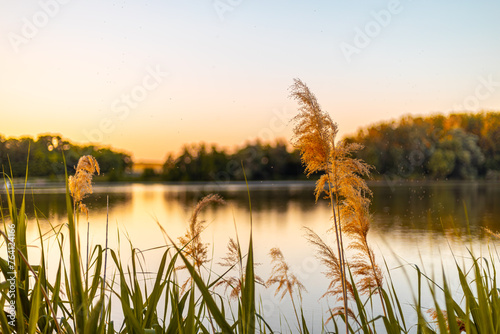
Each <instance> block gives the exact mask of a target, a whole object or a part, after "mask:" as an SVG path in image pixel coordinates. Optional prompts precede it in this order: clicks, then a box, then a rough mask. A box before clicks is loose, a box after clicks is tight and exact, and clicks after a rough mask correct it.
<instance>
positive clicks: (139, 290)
mask: <svg viewBox="0 0 500 334" xmlns="http://www.w3.org/2000/svg"><path fill="white" fill-rule="evenodd" d="M8 180H9V178H6V185H7V183H8ZM69 187H70V185H69V184H68V188H67V196H66V199H67V208H68V210H67V211H68V212H67V213H68V214H67V224H65V225H64V226H53V233H52V235H51V236H50V238H54V239H55V240H57V242H58V245H59V252H60V259H59V261H58V263H57V265H56V267H57V270H56V273H55V275H51V277H53V279H49V275H48V263H47V260H46V258H45V243H44V240H46V239H47V238H48V237H49V236H47V235H42V232H41V228H40V222H39V221H38V220H37V224H38V230H39V231H40V232H39V233H40V239H39V240H40V243H39V244H38V245H36V246H37V247H38V248H39V249H40V250H41V256H40V258H38V259H36V260H33V259H31V258H30V257H29V254H28V247H31V246H34V245H29V244H27V241H26V230H27V217H26V212H25V195H23V197H22V201H21V202H20V203H16V198H15V196H14V191H15V190H14V189H13V187H10V189H7V190H8V191H7V201H6V203H5V204H6V206H2V207H1V212H2V224H3V227H4V228H3V231H2V232H1V235H2V237H3V239H4V244H3V248H4V249H5V252H4V255H2V256H1V257H0V270H1V273H2V276H3V278H2V282H1V283H0V289H1V297H0V303H1V304H2V305H3V312H0V329H1V332H2V333H284V332H289V333H310V330H309V327H311V325H312V324H310V323H308V321H306V319H305V318H304V316H303V308H307V305H302V304H301V302H300V293H301V291H302V288H303V287H302V286H301V283H300V282H299V281H298V280H297V278H296V277H295V276H294V275H293V273H292V272H291V271H290V270H289V268H288V266H287V265H286V262H285V259H284V256H283V254H281V252H280V250H278V249H273V250H272V251H271V256H272V265H273V266H274V267H273V273H272V275H271V277H270V278H269V279H268V280H267V282H265V283H266V286H268V287H269V288H271V287H275V286H276V285H277V289H276V292H281V293H282V295H281V296H282V298H287V299H288V300H290V303H292V305H293V308H294V310H295V317H294V319H287V321H288V323H287V325H284V328H271V327H270V326H269V325H268V324H267V323H266V316H265V314H260V313H259V305H258V303H256V300H259V298H258V296H256V295H255V290H256V285H257V284H261V283H264V282H263V280H262V279H260V278H259V277H257V276H256V275H255V272H254V267H255V265H254V262H253V248H252V247H253V246H252V240H251V239H252V236H251V234H250V236H249V237H250V243H249V248H248V249H247V250H242V249H241V248H240V246H239V242H238V241H237V240H236V241H234V240H231V242H230V244H229V250H230V252H229V254H228V257H227V258H225V259H224V261H225V265H226V266H227V268H228V271H227V272H226V274H224V275H222V276H217V275H214V276H212V277H209V278H206V277H203V275H202V273H201V269H202V268H203V267H204V266H210V261H209V260H208V259H207V254H206V248H204V247H203V245H204V244H203V243H202V242H201V238H200V236H201V232H202V231H203V222H202V221H199V219H198V215H199V213H200V211H201V210H202V209H203V208H204V207H205V206H207V205H209V204H213V203H219V204H221V203H222V202H223V200H222V199H221V198H220V197H218V196H217V195H209V196H207V197H205V198H203V199H202V200H201V201H200V202H199V203H198V205H197V206H196V207H195V208H194V209H193V215H192V218H191V220H190V224H189V226H188V229H187V232H186V235H185V236H182V237H180V238H178V239H179V240H178V242H174V241H172V240H171V242H170V243H169V244H168V245H166V247H165V250H164V253H163V256H162V259H161V262H160V264H159V265H158V268H156V270H155V277H154V279H153V283H152V284H151V283H150V284H146V280H144V279H143V277H144V275H145V273H144V272H143V271H142V270H141V265H140V259H139V258H140V255H139V252H140V251H139V250H137V249H135V248H133V246H132V245H131V246H130V247H131V254H132V258H131V262H130V261H129V262H124V260H122V259H121V258H120V254H119V253H117V252H115V251H114V250H112V249H107V248H106V246H104V245H97V246H95V247H94V248H93V249H92V250H91V251H89V252H88V253H89V254H90V257H89V259H88V261H87V259H86V257H87V251H86V250H85V249H84V247H82V246H81V244H80V235H79V234H78V228H77V224H78V216H80V215H81V216H82V217H83V214H81V213H79V211H78V210H77V207H78V204H77V203H76V201H75V200H74V199H72V196H71V191H70V188H69ZM35 215H36V212H35ZM82 240H84V239H82ZM323 251H328V249H323ZM320 255H321V254H320ZM470 255H471V256H470V259H471V261H470V265H469V266H467V267H464V266H463V265H459V264H458V261H456V262H457V264H456V272H455V273H452V274H453V275H456V276H457V277H458V278H459V281H460V286H459V287H458V289H459V293H458V294H457V287H454V288H453V289H452V288H450V287H449V285H448V284H447V283H446V282H447V277H446V275H452V274H451V273H444V272H443V273H442V275H443V277H442V278H443V279H442V281H443V282H444V283H443V284H438V283H436V282H435V281H434V280H432V279H431V278H429V277H428V276H426V275H425V273H422V272H421V271H420V270H419V268H418V267H415V270H414V272H413V273H410V275H414V276H416V277H417V282H418V284H417V286H415V287H414V289H413V291H415V294H414V304H413V309H414V314H408V313H403V307H402V303H403V302H406V301H401V300H400V298H399V297H398V296H401V295H403V294H406V293H407V292H406V291H403V292H399V291H396V289H395V287H394V285H393V283H392V282H391V280H390V272H389V271H388V270H387V271H386V272H385V275H384V276H385V277H386V280H387V282H386V283H385V284H384V285H383V286H382V287H381V288H380V290H379V291H378V292H379V293H378V294H379V296H380V297H381V298H380V297H379V296H377V294H376V293H374V292H372V293H368V294H362V293H360V290H359V288H358V286H359V285H360V283H359V282H357V281H356V280H355V279H354V275H353V274H352V269H351V268H350V266H349V265H348V266H346V268H348V269H347V270H348V277H349V278H348V282H347V284H348V285H349V286H350V288H351V292H350V294H352V297H350V298H348V303H347V305H348V308H347V312H348V314H349V317H348V319H349V320H348V324H349V325H348V326H347V328H346V326H345V319H346V318H345V312H344V309H343V308H342V306H339V307H337V308H334V309H332V310H331V311H330V313H329V314H327V315H326V316H325V319H326V318H328V317H330V319H329V321H328V322H327V323H326V324H324V326H323V327H322V328H323V329H322V332H334V333H338V332H341V331H344V330H345V328H346V329H347V331H348V333H409V332H411V333H460V332H467V333H498V332H500V321H499V319H500V296H499V293H498V291H499V290H498V287H497V283H496V282H497V280H496V263H498V258H497V257H494V256H493V255H492V256H491V257H490V258H489V259H484V258H475V257H474V256H473V254H472V253H471V254H470ZM108 256H109V259H110V261H112V262H113V267H114V268H115V269H114V272H113V273H107V274H106V268H107V267H109V265H108V266H107V265H106V262H107V257H108ZM320 259H321V256H320ZM87 263H88V264H87ZM127 263H128V264H127ZM51 265H52V266H53V265H54V263H53V262H52V263H51ZM52 268H53V267H52ZM231 269H238V270H237V271H238V272H239V275H237V276H236V277H229V272H230V271H231ZM181 270H182V271H184V272H186V271H187V272H188V273H189V277H190V279H188V280H187V281H185V282H179V281H178V279H177V273H178V272H179V271H181ZM181 276H182V275H181ZM184 276H185V275H184ZM221 285H222V286H225V287H226V289H225V291H226V292H227V295H223V294H221V293H220V291H221V289H217V287H218V286H221ZM327 289H328V287H325V290H327ZM425 291H427V292H430V293H431V294H432V296H433V298H434V305H433V306H434V307H433V308H432V309H431V310H429V309H428V305H426V307H425V308H424V306H423V305H422V304H421V297H422V294H424V293H425ZM113 295H114V296H115V298H112V296H113ZM457 295H459V298H458V300H456V299H454V298H453V296H457ZM116 297H117V298H116ZM112 300H113V302H114V303H115V304H113V305H112ZM116 301H118V302H117V303H116ZM376 303H382V306H383V307H382V309H383V311H381V312H380V313H376V312H375V311H373V307H372V305H373V304H376ZM339 304H342V303H339ZM112 308H113V310H114V312H116V310H117V309H118V310H121V313H122V315H123V317H124V319H125V320H124V321H123V322H122V323H115V322H114V321H113V320H112V316H111V309H112ZM406 312H407V311H406ZM322 316H324V315H319V317H320V318H321V317H322ZM415 318H416V319H418V320H417V321H416V322H414V323H411V322H410V320H409V319H415ZM315 328H318V326H315Z"/></svg>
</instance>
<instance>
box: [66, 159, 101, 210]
mask: <svg viewBox="0 0 500 334" xmlns="http://www.w3.org/2000/svg"><path fill="white" fill-rule="evenodd" d="M94 173H97V174H98V175H99V174H100V169H99V164H98V163H97V160H96V159H95V158H94V157H93V156H91V155H84V156H82V157H81V158H80V160H78V165H77V167H76V173H75V175H74V176H70V177H69V178H68V186H69V191H70V193H71V196H72V197H73V201H74V204H75V206H76V205H78V206H79V208H80V211H81V212H83V213H85V214H87V216H88V209H87V207H86V206H85V205H84V204H82V200H83V199H84V198H85V196H87V195H89V194H92V176H93V175H94Z"/></svg>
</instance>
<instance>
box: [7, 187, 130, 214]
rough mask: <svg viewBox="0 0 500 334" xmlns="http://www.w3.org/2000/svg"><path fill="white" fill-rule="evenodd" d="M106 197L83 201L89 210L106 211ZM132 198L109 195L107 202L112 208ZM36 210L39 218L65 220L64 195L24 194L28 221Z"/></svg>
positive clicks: (90, 197) (92, 196) (89, 198)
mask: <svg viewBox="0 0 500 334" xmlns="http://www.w3.org/2000/svg"><path fill="white" fill-rule="evenodd" d="M106 196H107V194H104V193H97V194H92V195H91V196H89V197H87V198H85V199H84V200H83V201H84V203H86V204H87V206H88V207H89V210H90V211H92V210H96V211H101V210H106ZM131 198H132V194H131V193H110V194H109V200H110V203H113V205H114V206H117V205H121V204H126V203H127V202H130V200H131ZM1 199H2V203H7V202H6V199H7V196H6V195H5V194H2V195H1ZM21 201H22V195H21V194H17V195H16V204H17V206H18V207H19V206H20V205H21V203H22V202H21ZM35 206H36V209H37V214H38V217H39V218H43V217H47V218H51V219H54V220H57V221H58V220H65V219H66V218H67V212H66V194H63V193H47V194H41V193H35V194H28V193H27V194H26V214H27V216H28V218H29V219H32V218H34V217H35V215H34V212H35V211H34V209H35Z"/></svg>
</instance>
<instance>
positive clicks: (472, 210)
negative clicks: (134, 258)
mask: <svg viewBox="0 0 500 334" xmlns="http://www.w3.org/2000/svg"><path fill="white" fill-rule="evenodd" d="M313 188H314V184H313V183H310V182H298V183H286V182H279V183H251V184H250V194H251V200H252V216H253V236H254V245H255V246H254V247H255V249H254V253H255V255H254V256H255V262H256V263H259V265H258V266H257V267H256V272H257V275H259V276H260V277H262V278H263V279H264V280H266V279H267V278H268V277H269V274H270V271H271V267H270V258H269V256H268V253H269V250H270V249H271V248H272V247H279V248H280V249H281V250H282V252H283V254H284V256H285V259H286V261H287V262H288V263H289V265H290V267H291V268H292V271H293V272H294V273H295V274H296V276H297V277H298V278H299V280H301V281H302V283H303V284H304V285H305V286H306V288H307V293H305V294H304V295H303V307H304V314H305V316H306V318H307V319H309V320H311V321H313V322H314V323H315V326H318V327H317V328H318V329H319V326H320V325H321V322H322V321H324V320H325V319H326V318H328V315H327V312H326V311H327V309H328V306H335V305H336V304H335V303H336V301H335V300H333V299H326V298H323V299H321V296H322V295H323V293H324V292H325V291H326V287H327V286H328V281H327V280H326V279H325V277H324V275H323V274H322V272H323V271H324V270H325V268H323V267H322V266H321V265H320V263H319V261H318V260H317V259H316V257H315V254H314V249H313V248H312V246H310V245H309V244H308V243H307V242H306V240H305V238H304V236H303V235H304V231H303V230H302V227H303V226H307V227H309V228H312V229H313V230H314V231H316V232H317V233H318V234H319V235H320V236H322V237H324V238H325V240H327V241H328V243H329V244H330V245H332V246H334V240H333V237H332V236H331V234H328V233H327V230H328V229H329V228H330V215H331V209H330V208H329V207H328V204H327V203H326V202H325V201H321V200H320V201H318V203H315V200H314V196H313ZM371 188H372V190H373V192H374V198H373V204H372V207H371V212H372V214H373V217H372V228H371V231H370V234H369V242H370V245H371V247H372V248H373V249H374V251H375V254H376V257H377V260H378V261H379V265H380V266H381V267H385V265H384V261H385V262H386V263H387V268H389V270H390V274H391V276H392V280H393V283H394V285H395V287H396V289H398V290H399V291H406V295H407V297H408V302H409V303H411V302H413V295H412V293H414V291H411V289H409V285H408V282H412V283H414V281H415V279H416V275H415V269H414V267H413V265H418V266H419V268H420V269H422V270H423V271H425V272H426V273H428V274H429V276H431V277H435V278H436V279H437V280H438V281H439V280H440V279H441V275H442V274H441V273H442V270H441V268H444V269H445V272H446V271H450V270H451V271H452V270H453V268H454V265H455V264H454V260H453V255H455V258H456V259H458V260H459V261H460V259H462V258H463V259H464V261H465V260H466V259H467V258H468V257H469V254H468V253H467V248H466V247H467V246H469V245H470V243H469V242H471V243H472V244H474V245H475V246H478V245H480V243H479V241H481V245H484V246H487V245H488V242H486V240H487V238H486V236H485V233H484V231H483V230H482V227H488V228H490V229H491V230H493V231H495V230H499V229H500V221H499V219H498V218H499V217H500V209H499V207H498V206H497V205H495V198H499V197H498V196H499V195H500V194H499V192H500V190H499V187H498V186H497V185H495V184H486V183H481V184H476V183H474V184H472V183H471V184H468V183H457V184H453V183H441V184H432V183H429V184H426V183H415V184H413V183H412V184H408V183H407V184H392V185H391V184H385V183H384V184H381V183H377V184H373V185H372V187H371ZM94 190H95V193H94V194H92V195H90V196H89V197H88V198H87V199H86V200H85V202H86V203H87V205H88V207H89V210H90V217H89V226H90V232H89V235H90V244H91V245H96V244H102V245H104V243H105V235H106V196H108V195H109V200H110V207H109V247H110V248H112V249H114V250H117V249H118V247H119V242H118V239H120V245H121V247H120V249H121V257H122V260H125V263H127V262H129V257H130V246H129V243H128V240H127V238H129V239H130V240H131V242H132V245H133V246H134V247H136V248H138V249H140V250H143V251H146V250H150V249H153V248H155V247H162V246H164V245H165V244H166V243H167V242H168V236H170V238H172V240H174V241H177V238H178V237H179V236H182V235H183V234H184V233H185V231H186V228H187V223H188V220H189V218H190V216H191V212H192V209H193V207H194V206H195V204H196V203H197V201H198V200H199V199H200V198H201V197H203V196H204V195H206V194H208V193H209V192H217V193H219V194H220V195H221V196H223V197H224V198H225V199H226V201H227V204H226V205H223V206H221V205H217V206H210V207H208V208H206V209H205V210H204V211H202V214H201V219H204V220H205V221H206V229H205V231H204V232H203V234H202V241H203V242H205V243H209V256H210V257H212V258H213V259H214V262H213V266H212V270H213V271H214V272H216V273H222V272H223V271H224V270H225V269H224V268H223V267H221V266H220V265H219V264H218V262H219V261H220V259H221V258H222V257H224V256H225V253H226V249H227V248H226V247H227V243H228V241H229V238H236V233H238V237H239V240H240V242H241V244H242V247H243V249H246V247H247V245H248V237H249V233H250V211H249V205H248V198H247V192H246V186H245V185H244V184H241V183H236V184H229V185H227V186H217V185H207V184H199V185H164V184H130V185H97V186H96V187H95V188H94ZM63 192H64V189H57V188H51V189H46V191H43V189H39V190H37V191H33V198H34V202H35V204H36V207H37V208H38V210H39V217H41V214H43V215H45V216H46V217H47V218H48V219H47V220H45V219H41V218H40V222H41V223H42V225H41V226H42V229H43V230H44V231H43V232H49V231H50V229H51V225H50V224H49V223H48V221H50V223H51V224H52V225H53V226H57V225H60V224H64V223H65V219H66V213H65V208H66V207H65V195H64V193H63ZM464 204H465V206H466V207H467V211H468V214H469V220H470V230H471V236H470V237H467V236H466V235H467V222H466V221H467V220H466V216H465V209H464ZM27 212H28V215H29V217H30V219H31V221H32V222H33V214H32V213H33V205H32V203H28V208H27ZM157 222H158V223H159V224H160V225H161V226H162V227H163V229H164V230H165V231H166V233H167V234H168V236H167V235H164V234H163V233H162V231H161V229H160V228H159V227H158V224H157ZM236 230H237V232H236ZM86 233H87V224H86V222H85V221H84V216H83V215H82V216H81V217H80V237H81V243H82V248H83V249H85V247H86V246H85V245H86ZM118 233H119V234H120V238H118ZM456 234H460V236H456ZM37 238H38V231H37V229H36V226H35V224H33V223H32V224H31V226H30V228H29V230H28V240H31V241H33V244H34V245H38V243H37V241H36V239H37ZM47 240H48V244H49V245H51V246H50V247H49V255H50V254H52V256H55V257H57V256H58V254H57V245H55V244H54V242H53V240H51V239H47ZM50 250H52V251H53V252H52V253H51V252H50ZM482 250H483V251H486V250H487V249H486V248H485V247H483V248H482ZM452 251H453V253H452ZM30 252H31V253H30V255H31V256H34V257H32V259H36V258H37V257H36V254H37V252H38V248H37V247H34V248H32V249H30ZM160 254H161V250H160V251H158V250H150V251H146V252H145V253H144V256H145V258H146V264H147V266H146V268H147V270H149V271H151V272H154V271H155V268H156V267H157V265H158V263H159V260H160V258H159V257H160ZM49 260H50V259H49ZM57 260H58V258H53V259H52V261H49V265H50V263H52V264H53V265H54V266H55V265H56V264H57ZM109 268H110V270H112V269H111V268H112V265H109ZM49 269H50V268H49ZM52 269H53V270H55V268H52ZM384 272H386V270H385V268H384ZM205 274H206V277H208V274H209V273H208V272H206V273H205ZM412 286H415V285H414V284H413V285H412ZM223 292H224V291H223V290H221V293H223ZM258 292H259V294H260V298H261V299H260V300H259V303H260V307H261V309H262V312H264V313H265V315H266V318H269V319H271V321H270V323H271V325H273V326H275V327H277V328H279V327H280V322H279V321H280V320H279V317H280V315H281V314H282V315H284V316H285V318H287V319H288V320H289V321H293V320H292V317H293V314H292V312H293V311H292V309H291V306H290V303H289V301H288V296H286V297H285V298H284V300H283V301H281V300H280V299H279V297H275V296H274V290H272V288H271V289H270V290H266V289H264V288H263V287H261V288H259V289H258ZM426 300H427V301H428V302H429V303H430V304H431V302H432V299H431V298H430V296H427V297H426ZM430 304H429V305H430ZM374 307H375V310H377V305H375V306H374ZM405 307H409V305H408V306H405ZM115 313H116V315H115V316H116V318H117V319H119V318H121V315H120V310H116V312H115Z"/></svg>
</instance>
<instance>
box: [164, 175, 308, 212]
mask: <svg viewBox="0 0 500 334" xmlns="http://www.w3.org/2000/svg"><path fill="white" fill-rule="evenodd" d="M313 191H314V183H311V182H308V183H298V184H295V183H287V182H285V183H274V184H271V183H268V184H265V183H256V184H250V197H251V200H252V211H254V212H268V211H274V212H280V213H282V212H286V211H287V210H289V208H291V207H294V208H299V210H300V211H304V212H307V211H311V210H314V205H315V200H314V194H313ZM209 193H217V194H219V195H221V196H222V197H223V198H224V199H225V200H226V201H228V202H230V203H231V204H232V205H235V206H236V207H237V208H239V209H243V210H245V209H246V210H248V208H249V204H248V193H247V189H246V186H245V184H227V185H222V186H217V185H211V186H208V185H203V184H200V185H199V186H195V185H190V186H186V187H177V188H174V189H173V190H172V191H168V190H167V191H165V193H164V197H165V200H166V201H178V202H179V203H180V204H181V205H183V206H186V205H188V206H189V205H193V206H194V205H195V204H196V203H197V201H198V200H200V198H202V197H203V196H206V195H208V194H209Z"/></svg>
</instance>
